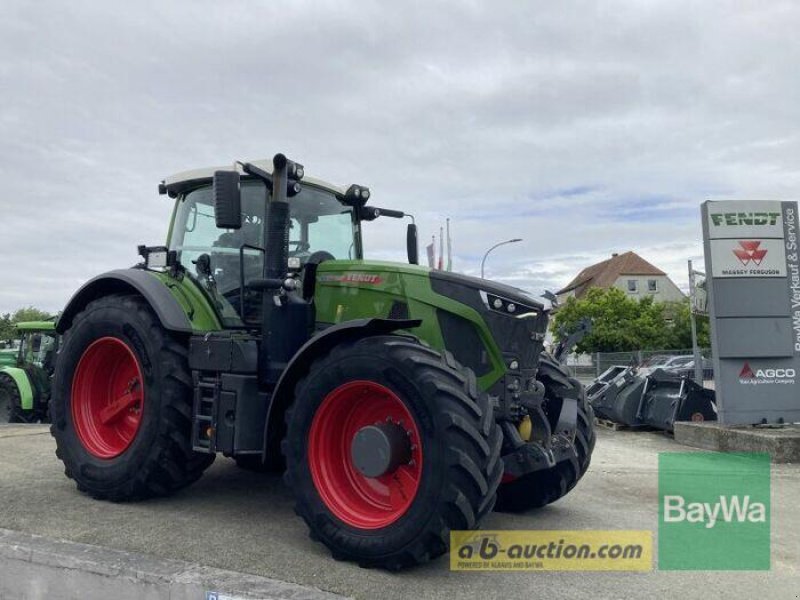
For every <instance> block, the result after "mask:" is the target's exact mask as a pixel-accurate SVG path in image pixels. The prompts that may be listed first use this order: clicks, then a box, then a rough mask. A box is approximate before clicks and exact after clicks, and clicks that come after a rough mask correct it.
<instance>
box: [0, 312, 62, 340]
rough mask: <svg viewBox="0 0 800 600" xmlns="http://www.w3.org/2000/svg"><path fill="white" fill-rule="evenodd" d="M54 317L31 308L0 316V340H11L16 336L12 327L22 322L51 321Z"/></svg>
mask: <svg viewBox="0 0 800 600" xmlns="http://www.w3.org/2000/svg"><path fill="white" fill-rule="evenodd" d="M53 316H54V315H51V314H50V313H48V312H46V311H43V310H40V309H38V308H35V307H33V306H26V307H24V308H20V309H17V310H16V311H14V313H13V314H11V313H6V314H4V315H0V340H12V339H14V338H15V337H16V336H17V334H16V332H15V331H14V325H15V324H17V323H22V322H24V321H47V320H48V319H52V318H53Z"/></svg>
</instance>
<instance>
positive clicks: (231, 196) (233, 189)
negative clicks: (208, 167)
mask: <svg viewBox="0 0 800 600" xmlns="http://www.w3.org/2000/svg"><path fill="white" fill-rule="evenodd" d="M214 219H215V220H216V222H217V227H218V228H219V229H241V227H242V194H241V189H240V188H239V173H238V172H237V171H215V172H214Z"/></svg>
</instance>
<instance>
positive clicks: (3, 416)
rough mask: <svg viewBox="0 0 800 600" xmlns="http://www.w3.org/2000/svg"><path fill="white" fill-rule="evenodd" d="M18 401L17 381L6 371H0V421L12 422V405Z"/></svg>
mask: <svg viewBox="0 0 800 600" xmlns="http://www.w3.org/2000/svg"><path fill="white" fill-rule="evenodd" d="M19 403H20V398H19V389H17V383H16V382H15V381H14V380H13V379H12V378H11V376H10V375H8V374H7V373H0V423H13V421H12V420H11V417H12V414H13V411H14V405H15V404H19Z"/></svg>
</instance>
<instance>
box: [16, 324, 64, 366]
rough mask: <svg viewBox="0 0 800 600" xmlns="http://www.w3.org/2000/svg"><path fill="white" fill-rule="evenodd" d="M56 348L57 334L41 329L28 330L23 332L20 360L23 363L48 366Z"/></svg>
mask: <svg viewBox="0 0 800 600" xmlns="http://www.w3.org/2000/svg"><path fill="white" fill-rule="evenodd" d="M55 350H56V337H55V334H51V333H46V332H41V331H35V332H34V331H26V332H24V333H23V334H22V338H21V341H20V347H19V355H18V362H19V364H20V366H22V365H31V364H32V365H36V366H37V367H45V368H46V367H47V366H48V365H49V364H50V362H51V359H52V354H54V353H55Z"/></svg>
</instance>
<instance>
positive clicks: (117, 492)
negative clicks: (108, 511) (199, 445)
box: [50, 295, 214, 501]
mask: <svg viewBox="0 0 800 600" xmlns="http://www.w3.org/2000/svg"><path fill="white" fill-rule="evenodd" d="M50 414H51V417H52V425H51V428H50V431H51V433H52V434H53V436H54V437H55V439H56V456H58V458H60V459H61V460H62V461H63V462H64V467H65V473H66V475H67V477H70V478H72V479H74V480H75V482H76V484H77V486H78V489H79V490H81V491H84V492H86V493H88V494H89V495H91V496H93V497H95V498H99V499H107V500H114V501H122V500H134V499H140V498H147V497H150V496H159V495H165V494H168V493H170V492H173V491H175V490H177V489H180V488H182V487H184V486H186V485H189V484H190V483H192V482H194V481H195V480H197V479H198V478H199V477H200V475H201V474H202V472H203V470H204V469H205V468H206V467H208V466H209V465H210V464H211V463H212V462H213V460H214V456H213V455H205V454H198V453H195V452H193V451H192V445H191V418H192V379H191V373H190V371H189V367H188V362H187V349H186V346H185V344H182V343H180V342H179V341H178V340H176V339H175V338H173V337H172V336H171V334H170V333H169V332H167V331H166V330H164V329H163V327H162V326H161V324H160V322H159V320H158V318H157V317H156V316H155V314H154V313H153V311H152V309H151V308H150V307H149V305H148V304H147V303H146V302H145V301H144V300H142V299H141V298H138V297H136V296H124V295H112V296H107V297H104V298H100V299H98V300H95V301H94V302H92V303H90V304H89V305H88V306H87V307H86V308H85V310H83V311H82V312H81V313H79V314H78V315H77V316H76V317H75V319H74V321H73V323H72V326H71V327H70V328H69V330H68V331H67V332H66V333H65V335H64V339H63V344H62V347H61V351H60V353H59V358H58V361H57V364H56V372H55V378H54V383H53V394H52V397H51V400H50Z"/></svg>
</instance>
